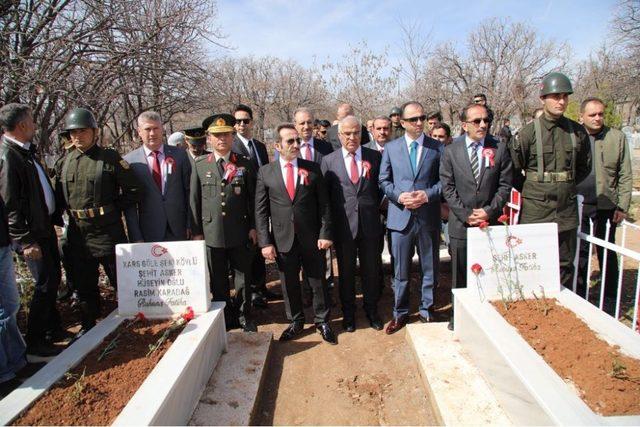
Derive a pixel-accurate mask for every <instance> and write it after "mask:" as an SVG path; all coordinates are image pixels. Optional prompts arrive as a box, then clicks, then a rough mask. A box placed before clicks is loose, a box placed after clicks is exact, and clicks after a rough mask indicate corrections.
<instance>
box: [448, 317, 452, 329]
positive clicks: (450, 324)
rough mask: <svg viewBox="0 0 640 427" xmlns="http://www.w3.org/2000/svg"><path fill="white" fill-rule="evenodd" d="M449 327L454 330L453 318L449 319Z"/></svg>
mask: <svg viewBox="0 0 640 427" xmlns="http://www.w3.org/2000/svg"><path fill="white" fill-rule="evenodd" d="M447 329H448V330H450V331H453V319H451V320H449V324H448V325H447Z"/></svg>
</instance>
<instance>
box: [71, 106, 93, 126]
mask: <svg viewBox="0 0 640 427" xmlns="http://www.w3.org/2000/svg"><path fill="white" fill-rule="evenodd" d="M97 128H98V124H97V123H96V119H95V117H93V113H92V112H91V111H89V110H87V109H86V108H74V109H73V110H71V112H70V113H69V114H67V117H65V119H64V130H72V129H97Z"/></svg>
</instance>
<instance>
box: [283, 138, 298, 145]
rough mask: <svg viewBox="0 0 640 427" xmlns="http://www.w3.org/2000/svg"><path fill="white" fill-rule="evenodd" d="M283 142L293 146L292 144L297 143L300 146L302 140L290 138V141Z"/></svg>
mask: <svg viewBox="0 0 640 427" xmlns="http://www.w3.org/2000/svg"><path fill="white" fill-rule="evenodd" d="M282 142H284V143H285V144H288V145H291V144H295V143H296V142H297V143H298V144H300V143H301V142H302V140H301V139H300V138H289V139H285V140H284V141H282Z"/></svg>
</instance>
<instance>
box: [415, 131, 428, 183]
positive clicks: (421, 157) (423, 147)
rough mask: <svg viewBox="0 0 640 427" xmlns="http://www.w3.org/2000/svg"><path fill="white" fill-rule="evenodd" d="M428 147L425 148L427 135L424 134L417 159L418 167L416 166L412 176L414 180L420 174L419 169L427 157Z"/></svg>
mask: <svg viewBox="0 0 640 427" xmlns="http://www.w3.org/2000/svg"><path fill="white" fill-rule="evenodd" d="M428 150H429V148H427V136H426V135H425V136H424V139H423V140H422V152H421V153H420V158H419V159H418V167H417V168H416V175H415V176H414V177H413V179H414V181H415V179H416V178H417V177H418V175H420V169H422V165H424V160H425V159H426V158H427V152H428Z"/></svg>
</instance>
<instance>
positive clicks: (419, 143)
mask: <svg viewBox="0 0 640 427" xmlns="http://www.w3.org/2000/svg"><path fill="white" fill-rule="evenodd" d="M404 140H405V143H406V144H407V151H408V152H409V154H411V143H412V142H413V141H416V142H417V143H418V152H417V153H416V172H417V171H418V168H419V167H420V159H421V157H422V143H423V142H424V133H421V134H420V136H419V137H418V139H411V137H410V136H409V135H407V134H406V133H405V134H404Z"/></svg>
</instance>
